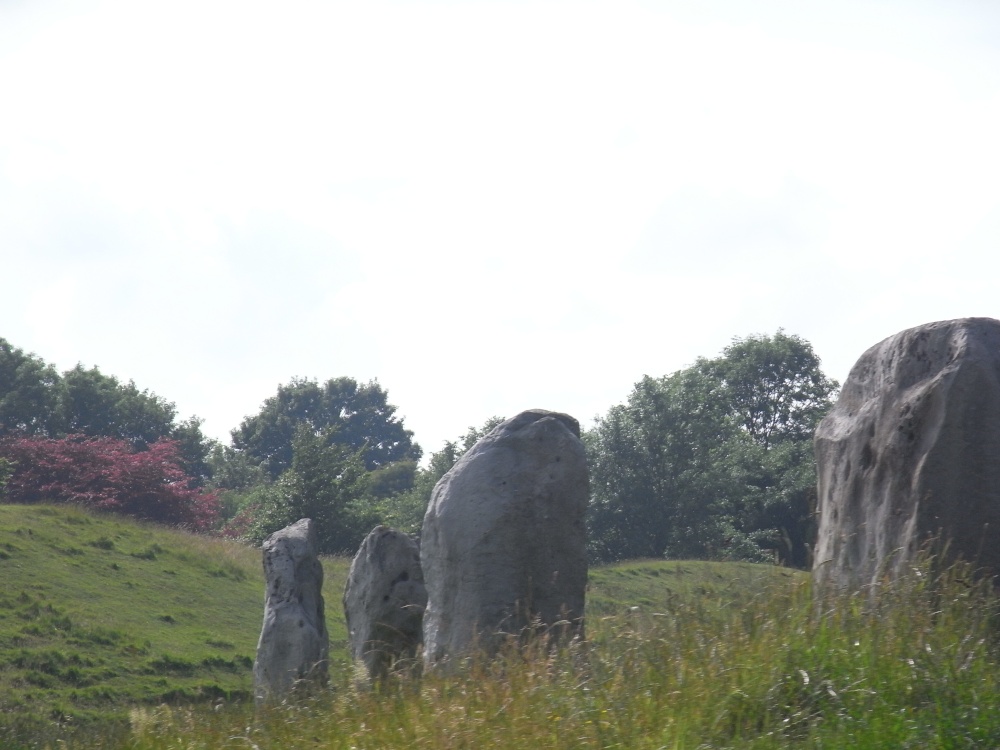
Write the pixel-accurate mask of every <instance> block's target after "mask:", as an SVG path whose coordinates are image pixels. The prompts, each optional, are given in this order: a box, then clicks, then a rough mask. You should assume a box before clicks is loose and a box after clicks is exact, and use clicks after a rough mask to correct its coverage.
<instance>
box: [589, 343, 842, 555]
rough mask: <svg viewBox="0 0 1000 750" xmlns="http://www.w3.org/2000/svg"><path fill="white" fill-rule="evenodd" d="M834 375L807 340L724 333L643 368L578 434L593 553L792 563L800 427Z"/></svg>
mask: <svg viewBox="0 0 1000 750" xmlns="http://www.w3.org/2000/svg"><path fill="white" fill-rule="evenodd" d="M835 389H836V383H834V382H833V381H831V380H829V379H828V378H826V376H824V375H823V374H822V372H821V371H820V369H819V359H818V358H817V357H816V356H815V354H814V353H813V352H812V347H811V346H810V345H809V344H808V342H806V341H804V340H803V339H801V338H799V337H796V336H786V335H785V334H784V333H783V332H782V331H779V332H778V333H777V335H775V336H774V337H770V336H751V337H748V338H745V339H734V341H733V344H732V345H731V346H729V347H727V348H726V349H725V350H724V351H723V354H722V356H721V357H719V358H717V359H713V360H709V359H699V360H698V361H697V362H696V363H695V364H694V365H693V366H692V367H689V368H687V369H685V370H681V371H680V372H677V373H674V374H673V375H669V376H666V377H662V378H651V377H648V376H647V377H645V378H643V380H642V381H640V382H639V383H637V384H636V386H635V388H634V389H633V391H632V393H631V395H630V396H629V399H628V402H627V403H626V404H624V405H620V406H616V407H613V408H612V409H611V410H610V411H609V412H608V414H607V415H606V416H605V417H604V418H602V419H599V420H598V422H597V424H596V425H595V427H594V429H593V430H591V431H588V432H587V433H586V434H585V436H584V437H585V441H586V443H587V446H588V453H589V458H590V467H591V486H592V501H591V508H590V514H589V523H590V531H591V546H592V553H593V556H594V557H596V558H597V559H600V560H610V559H621V558H627V557H647V556H648V557H660V556H664V555H665V556H668V557H675V558H676V557H709V558H720V557H729V558H739V559H766V558H768V557H769V556H773V554H774V552H775V551H779V552H780V553H781V554H782V556H783V557H784V559H786V561H789V562H792V563H795V564H804V558H805V556H806V555H807V551H806V549H805V545H806V540H807V536H808V527H809V524H810V515H809V513H808V510H807V509H806V510H804V509H803V507H804V505H805V506H808V503H809V498H810V491H811V489H810V488H811V487H812V486H813V485H814V484H815V467H814V465H813V458H812V453H811V439H812V438H811V436H812V431H813V429H814V428H815V425H816V423H817V422H818V420H819V419H820V418H821V417H822V415H823V413H825V411H826V410H827V409H829V407H830V405H831V397H832V394H833V392H834V390H835Z"/></svg>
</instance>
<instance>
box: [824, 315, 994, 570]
mask: <svg viewBox="0 0 1000 750" xmlns="http://www.w3.org/2000/svg"><path fill="white" fill-rule="evenodd" d="M815 449H816V460H817V471H818V486H817V489H818V496H819V533H818V538H817V544H816V552H815V556H814V564H813V577H814V580H815V581H816V582H817V584H819V585H823V584H834V585H836V586H839V587H849V588H858V587H861V586H865V585H868V584H873V583H875V582H877V581H878V580H879V579H881V578H882V577H883V576H889V577H895V576H896V575H898V574H899V573H900V572H901V571H902V570H903V569H904V568H905V567H906V566H907V564H908V563H910V562H911V561H912V559H913V556H914V553H915V552H916V551H917V549H918V548H919V547H920V545H921V544H923V543H924V542H925V541H926V540H928V539H931V538H938V539H940V540H941V541H942V542H943V543H945V544H946V545H947V549H948V551H949V553H950V554H951V555H953V556H956V557H962V558H965V559H967V560H968V561H969V562H971V563H973V564H975V565H979V566H983V567H984V568H985V569H986V570H987V571H990V572H991V574H993V575H996V574H998V573H1000V321H997V320H993V319H991V318H963V319H959V320H947V321H940V322H936V323H928V324H926V325H922V326H917V327H916V328H911V329H908V330H905V331H902V332H900V333H897V334H896V335H894V336H890V337H889V338H887V339H885V340H884V341H882V342H880V343H878V344H876V345H875V346H873V347H871V348H870V349H869V350H868V351H866V352H865V353H864V354H862V355H861V358H860V359H859V360H858V361H857V363H856V364H855V365H854V367H853V369H852V370H851V372H850V375H849V376H848V378H847V381H846V382H845V383H844V386H843V388H842V390H841V392H840V397H839V399H838V400H837V403H836V405H835V406H834V408H833V410H832V411H831V412H830V413H829V414H828V415H827V416H826V418H824V419H823V420H822V422H821V423H820V425H819V427H818V428H817V430H816V435H815Z"/></svg>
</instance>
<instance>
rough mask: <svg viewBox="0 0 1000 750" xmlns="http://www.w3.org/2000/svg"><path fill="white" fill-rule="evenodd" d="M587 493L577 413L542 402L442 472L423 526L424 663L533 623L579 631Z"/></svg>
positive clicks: (494, 642)
mask: <svg viewBox="0 0 1000 750" xmlns="http://www.w3.org/2000/svg"><path fill="white" fill-rule="evenodd" d="M588 497H589V478H588V473H587V460H586V453H585V450H584V447H583V443H582V442H581V441H580V426H579V423H578V422H577V421H576V420H575V419H573V418H572V417H570V416H568V415H566V414H560V413H556V412H550V411H544V410H541V409H535V410H531V411H526V412H522V413H521V414H518V415H517V416H516V417H513V418H511V419H508V420H507V421H505V422H503V423H502V424H500V425H498V426H497V427H496V428H495V429H493V430H492V431H491V432H490V433H489V434H487V435H486V436H485V437H483V438H482V439H481V440H480V441H479V442H478V443H476V444H475V445H474V446H473V447H472V448H471V449H470V450H469V451H468V452H467V453H466V454H465V455H464V456H463V457H462V458H461V459H460V460H459V461H458V462H457V463H456V464H455V466H453V467H452V469H451V470H450V471H449V472H448V473H447V474H445V476H444V477H442V478H441V480H440V481H439V482H438V483H437V486H435V488H434V492H433V495H432V496H431V501H430V504H429V506H428V508H427V512H426V514H425V516H424V524H423V529H422V531H421V545H420V560H421V565H422V568H423V573H424V581H425V584H426V586H427V597H428V601H427V610H426V612H425V614H424V662H425V664H426V665H427V666H434V665H436V664H439V663H442V662H445V661H447V660H448V659H451V658H453V657H458V656H462V655H466V654H468V653H469V652H471V651H473V650H482V651H484V652H486V653H489V652H491V651H493V650H495V649H496V648H497V647H498V646H499V644H500V642H501V641H502V640H504V638H505V637H506V636H508V635H511V634H519V633H522V632H524V630H525V629H526V628H528V627H529V626H533V625H536V624H537V625H541V626H554V625H556V624H557V623H559V624H561V627H562V631H561V632H564V633H569V634H582V631H583V609H584V598H585V592H586V587H587V552H586V542H587V537H586V511H587V502H588Z"/></svg>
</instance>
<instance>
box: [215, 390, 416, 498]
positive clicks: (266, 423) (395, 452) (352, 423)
mask: <svg viewBox="0 0 1000 750" xmlns="http://www.w3.org/2000/svg"><path fill="white" fill-rule="evenodd" d="M388 398H389V397H388V393H386V391H385V390H383V388H382V387H381V386H380V385H379V384H378V381H372V382H369V383H363V384H360V385H359V384H358V382H357V381H355V380H354V379H353V378H348V377H340V378H331V379H330V380H327V381H326V382H325V383H323V384H322V385H321V384H319V383H318V382H317V381H315V380H308V379H294V380H292V381H291V382H290V383H288V384H287V385H280V386H278V392H277V394H275V395H274V396H271V397H270V398H268V399H267V400H266V401H265V402H264V405H263V407H262V408H261V410H260V413H258V414H257V415H255V416H252V417H247V418H246V419H244V420H243V422H242V423H241V424H240V426H239V427H238V428H236V429H234V430H233V431H232V438H233V440H232V442H233V448H234V449H235V450H236V451H238V452H241V453H244V454H246V455H247V456H250V457H252V458H253V459H255V460H256V461H257V462H259V463H260V464H262V465H263V466H264V467H265V469H266V470H267V472H268V473H269V474H270V475H271V477H274V478H277V477H278V476H280V475H281V474H282V473H283V472H285V471H287V470H288V469H289V468H291V466H292V462H293V458H294V450H293V444H294V441H295V436H296V434H297V433H298V430H299V429H300V428H301V427H303V426H304V427H307V428H308V429H309V430H311V431H312V432H313V433H314V434H316V435H320V434H323V435H326V440H327V442H328V443H331V444H332V443H337V444H340V445H343V446H347V447H350V448H352V449H354V450H357V451H361V454H362V457H363V459H364V464H365V467H366V468H367V469H368V470H369V471H372V470H375V469H378V468H380V467H385V466H387V465H389V464H391V463H393V462H394V461H401V460H409V461H418V460H420V456H421V450H420V446H418V445H417V444H416V443H415V442H413V432H412V431H410V430H407V429H406V428H405V427H404V426H403V421H402V420H401V419H398V418H397V417H396V416H395V413H396V407H395V406H393V405H391V404H390V403H389V401H388Z"/></svg>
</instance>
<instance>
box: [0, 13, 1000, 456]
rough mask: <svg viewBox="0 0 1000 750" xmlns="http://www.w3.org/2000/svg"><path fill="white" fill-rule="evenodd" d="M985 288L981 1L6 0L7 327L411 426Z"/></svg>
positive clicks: (585, 403)
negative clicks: (358, 401) (344, 379)
mask: <svg viewBox="0 0 1000 750" xmlns="http://www.w3.org/2000/svg"><path fill="white" fill-rule="evenodd" d="M965 316H989V317H1000V3H997V2H995V0H979V1H976V0H940V2H919V0H906V1H905V2H903V1H901V2H878V0H865V1H864V2H849V1H844V0H836V1H833V0H831V1H829V2H808V3H806V2H801V0H788V1H787V2H776V1H773V0H755V2H752V3H750V2H731V3H727V2H719V1H715V0H697V1H695V0H691V1H690V2H628V1H627V0H614V1H613V2H583V1H582V0H573V1H572V2H544V1H540V0H532V1H530V2H527V1H525V2H518V1H515V0H496V1H494V2H473V1H469V2H418V1H417V0H406V1H405V2H384V1H382V0H357V1H355V2H334V1H332V0H323V1H319V2H314V3H310V2H294V1H289V0H284V1H283V2H280V3H279V2H271V3H263V2H246V0H240V1H239V2H231V3H227V2H215V1H214V0H193V1H188V0H172V1H171V2H160V3H151V2H136V0H121V1H112V2H99V1H98V0H94V1H93V2H90V1H81V2H65V3H61V2H54V1H52V0H0V336H2V337H4V338H6V339H7V340H8V341H10V342H11V343H12V344H13V345H15V346H17V347H20V348H22V349H25V350H27V351H31V352H34V353H35V354H37V355H38V356H39V357H41V358H42V359H44V360H45V361H47V362H52V363H54V364H55V365H56V366H57V367H58V368H59V369H60V370H66V369H69V368H71V367H73V366H74V365H75V364H76V363H77V362H82V363H83V364H84V365H86V366H88V367H89V366H93V365H97V366H98V367H100V369H101V371H102V372H104V373H106V374H109V375H115V376H117V377H119V378H120V379H122V380H126V381H127V380H129V379H133V380H134V381H135V382H136V384H137V385H138V386H139V387H140V388H148V389H150V390H151V391H154V392H155V393H157V394H158V395H160V396H163V397H165V398H167V399H168V400H170V401H174V402H175V403H176V405H177V408H178V412H179V416H180V417H182V418H186V417H189V416H191V415H195V414H196V415H198V416H200V417H203V418H204V419H205V424H204V430H205V432H206V433H207V434H208V435H210V436H212V437H216V438H219V439H222V440H224V441H228V436H229V431H230V430H231V429H232V428H234V427H236V426H237V425H238V424H239V422H240V421H241V419H242V418H243V417H245V416H247V415H250V414H254V413H256V412H257V411H258V410H259V408H260V405H261V403H262V401H263V400H264V399H265V398H267V397H268V396H270V395H273V394H274V393H275V391H276V389H277V386H278V384H279V383H286V382H288V381H289V380H290V379H291V378H292V377H293V376H301V377H312V378H316V379H318V380H320V381H324V380H326V379H328V378H331V377H337V376H342V375H347V376H351V377H354V378H356V379H358V380H360V381H367V380H369V379H372V378H377V379H378V380H379V382H380V383H381V384H382V386H383V387H384V388H385V389H386V390H387V391H388V392H389V396H390V401H391V402H392V403H394V404H395V405H396V406H397V407H398V408H399V412H398V413H399V414H400V415H401V416H402V417H404V419H405V424H406V426H407V427H408V428H409V429H411V430H413V431H414V432H415V438H416V440H417V441H418V442H419V443H420V444H421V445H422V446H423V448H424V450H425V452H426V453H430V452H431V451H434V450H438V449H439V448H440V447H441V445H442V443H443V442H444V441H445V440H447V439H453V438H455V437H457V436H458V435H460V434H461V433H463V432H464V431H465V429H466V428H467V427H468V426H470V425H479V424H481V423H482V422H483V421H484V420H485V419H486V418H488V417H490V416H492V415H494V414H496V415H504V416H512V415H514V414H515V413H517V412H519V411H521V410H523V409H526V408H532V407H542V408H548V409H555V410H559V411H565V412H568V413H570V414H573V415H574V416H576V417H577V418H578V419H580V421H581V423H582V424H583V426H585V427H587V426H590V425H591V424H592V419H593V417H595V416H596V415H598V414H604V413H605V412H606V411H607V409H608V408H609V407H611V406H612V405H614V404H616V403H620V402H622V401H624V400H625V399H626V398H627V396H628V394H629V391H630V390H631V386H632V384H633V383H635V382H636V381H637V380H639V379H640V378H641V377H642V376H643V375H644V374H650V375H663V374H666V373H669V372H673V371H675V370H677V369H680V368H682V367H685V366H687V365H689V364H691V363H692V362H693V361H694V359H695V358H696V357H698V356H699V355H704V356H714V355H716V354H718V353H719V351H720V350H721V349H722V348H723V347H724V346H725V345H726V344H727V343H729V341H730V340H731V339H732V338H733V337H734V336H746V335H748V334H753V333H774V332H775V331H776V330H777V329H778V327H784V329H785V330H786V332H788V333H793V334H798V335H801V336H803V337H805V338H806V339H808V340H809V341H810V342H811V343H812V344H813V346H814V347H815V349H816V351H817V353H818V354H819V356H820V357H821V358H822V359H823V363H824V369H825V371H826V372H827V374H829V375H830V376H832V377H834V378H836V379H838V380H840V381H841V382H842V381H843V380H844V378H845V377H846V376H847V373H848V371H849V369H850V367H851V365H852V364H853V363H854V361H855V360H856V359H857V358H858V356H859V355H860V354H861V353H862V352H863V351H864V350H865V349H866V348H868V347H869V346H871V345H872V344H874V343H876V342H878V341H879V340H881V339H883V338H885V337H886V336H889V335H891V334H893V333H895V332H897V331H899V330H902V329H904V328H908V327H910V326H913V325H918V324H921V323H925V322H929V321H932V320H942V319H947V318H956V317H965Z"/></svg>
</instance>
